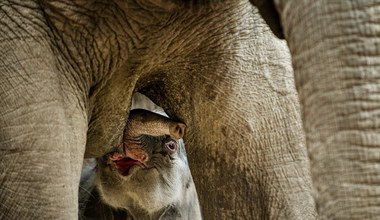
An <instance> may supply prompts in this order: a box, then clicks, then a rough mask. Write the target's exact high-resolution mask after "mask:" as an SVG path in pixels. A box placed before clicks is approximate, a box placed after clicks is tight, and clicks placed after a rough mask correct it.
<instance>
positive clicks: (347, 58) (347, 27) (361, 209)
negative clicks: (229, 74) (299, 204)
mask: <svg viewBox="0 0 380 220" xmlns="http://www.w3.org/2000/svg"><path fill="white" fill-rule="evenodd" d="M275 2H277V7H278V10H279V12H280V14H281V18H282V24H283V28H284V34H285V38H286V39H287V41H288V44H289V48H290V51H291V53H292V57H293V59H292V60H293V66H294V72H295V76H296V84H297V88H298V91H299V95H300V102H301V105H302V115H303V120H304V126H305V130H306V138H307V146H308V151H309V155H310V159H311V170H312V176H313V183H314V186H315V191H316V194H315V198H316V202H317V209H318V213H319V215H320V218H321V219H379V216H380V161H379V158H380V133H379V131H380V111H379V109H380V95H379V93H380V75H379V72H380V59H379V56H380V38H379V36H380V29H379V25H380V1H366V0H361V1H360V0H355V1H345V0H341V1H329V0H325V1H322V0H319V1H314V0H310V1H282V0H277V1H275Z"/></svg>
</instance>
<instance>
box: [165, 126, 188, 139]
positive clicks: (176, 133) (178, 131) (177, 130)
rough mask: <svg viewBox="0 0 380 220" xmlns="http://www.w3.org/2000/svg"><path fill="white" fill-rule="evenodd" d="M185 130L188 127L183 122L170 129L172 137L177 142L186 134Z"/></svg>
mask: <svg viewBox="0 0 380 220" xmlns="http://www.w3.org/2000/svg"><path fill="white" fill-rule="evenodd" d="M185 129H186V125H185V124H184V123H181V122H175V123H172V124H171V125H170V128H169V131H170V136H172V137H173V138H174V139H176V140H179V139H181V138H182V137H183V135H184V134H185Z"/></svg>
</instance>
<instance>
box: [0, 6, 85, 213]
mask: <svg viewBox="0 0 380 220" xmlns="http://www.w3.org/2000/svg"><path fill="white" fill-rule="evenodd" d="M28 4H30V5H29V6H30V8H29V7H28V8H25V10H20V11H17V12H15V11H13V8H11V7H7V6H5V5H4V7H1V9H0V17H1V24H0V38H1V39H0V170H1V172H0V219H75V218H77V213H78V211H77V209H78V208H77V200H78V198H77V194H78V184H79V177H80V170H81V164H82V158H83V154H84V148H85V142H86V139H85V138H86V128H87V119H86V113H85V108H84V100H82V99H81V97H84V96H80V95H78V94H77V93H76V91H77V90H76V84H75V83H74V80H73V79H71V78H70V75H69V74H68V73H64V72H61V71H59V69H58V68H57V66H56V63H57V60H55V57H56V56H55V55H54V54H53V52H52V50H51V48H52V46H51V45H50V43H49V40H48V35H47V33H46V32H45V31H47V29H48V28H46V29H44V28H43V18H42V15H41V14H38V12H36V11H31V10H32V8H37V7H35V6H34V5H33V3H32V2H28ZM21 12H22V13H25V14H20V13H21ZM12 16H13V17H12ZM23 16H25V17H23ZM28 16H30V17H28ZM39 22H41V23H39ZM36 24H39V25H36ZM26 30H27V31H28V32H26ZM78 91H79V89H78Z"/></svg>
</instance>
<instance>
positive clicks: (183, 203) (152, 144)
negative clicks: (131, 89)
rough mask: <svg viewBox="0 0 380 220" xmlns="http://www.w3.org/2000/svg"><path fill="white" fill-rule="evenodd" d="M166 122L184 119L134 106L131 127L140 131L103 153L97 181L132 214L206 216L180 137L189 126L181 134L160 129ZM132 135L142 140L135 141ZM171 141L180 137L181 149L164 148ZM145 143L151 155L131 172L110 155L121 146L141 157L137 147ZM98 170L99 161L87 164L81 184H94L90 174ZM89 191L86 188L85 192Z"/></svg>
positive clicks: (114, 201)
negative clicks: (122, 169)
mask: <svg viewBox="0 0 380 220" xmlns="http://www.w3.org/2000/svg"><path fill="white" fill-rule="evenodd" d="M131 122H135V123H131ZM136 122H137V123H136ZM139 123H143V125H144V126H143V129H141V127H139V126H136V125H137V124H139ZM165 124H166V125H170V124H178V123H177V122H174V121H172V120H170V119H168V118H166V117H164V116H161V115H157V114H155V113H151V112H149V111H145V110H141V109H136V110H133V111H131V112H130V115H129V119H128V123H127V129H128V132H127V133H131V131H133V133H135V134H136V135H135V136H131V135H128V136H126V137H124V140H125V143H126V144H124V145H123V148H122V149H115V150H113V151H112V152H110V153H108V154H106V155H105V156H103V157H101V158H99V159H97V161H98V165H97V168H96V176H97V177H96V179H97V180H96V181H95V182H96V185H97V188H98V190H99V192H100V195H101V197H102V200H103V201H104V202H105V203H106V204H108V205H110V206H112V207H114V208H116V209H119V210H120V209H121V210H125V211H127V212H128V214H127V215H128V217H129V219H201V215H200V208H199V203H198V198H197V193H196V189H195V185H194V182H193V179H192V177H191V173H190V170H189V166H188V163H187V158H186V151H185V146H184V143H183V140H182V139H178V140H176V138H181V137H182V135H183V134H184V131H181V135H180V136H177V137H171V135H172V134H171V133H169V132H166V130H165V129H163V130H161V131H159V130H158V129H155V128H160V127H161V128H163V127H164V126H165ZM160 125H161V126H160ZM149 127H150V128H153V129H155V130H154V132H153V134H154V135H152V133H150V132H149ZM138 129H140V130H138ZM174 135H175V136H176V134H174ZM131 140H133V143H138V146H136V145H135V144H134V145H133V146H129V145H128V142H129V141H131ZM168 142H171V143H174V142H176V144H177V146H178V148H177V150H175V151H173V152H172V151H170V152H168V150H167V149H165V148H164V144H165V143H168ZM128 147H133V148H128ZM139 149H142V150H143V152H144V153H146V156H147V160H145V161H144V162H143V163H142V164H141V165H142V166H140V165H135V166H133V167H132V168H131V170H130V171H129V174H128V175H127V176H124V175H121V174H120V173H119V171H118V170H117V166H116V165H115V163H114V161H112V160H111V159H110V157H111V156H110V155H115V154H117V155H119V153H118V152H119V151H124V152H122V153H121V154H123V155H124V156H125V154H126V155H129V154H131V156H130V158H133V159H137V158H136V155H133V153H136V152H137V153H141V152H140V151H139ZM92 171H94V169H93V165H92V164H91V163H89V164H85V167H84V170H83V171H82V177H81V188H87V189H88V188H91V186H90V185H89V184H88V183H89V182H91V181H93V177H92V175H89V174H90V173H91V172H92ZM83 193H84V192H80V195H81V194H83ZM82 208H85V207H82ZM81 214H83V213H81ZM98 218H101V216H99V217H98Z"/></svg>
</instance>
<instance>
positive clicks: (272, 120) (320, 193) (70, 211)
mask: <svg viewBox="0 0 380 220" xmlns="http://www.w3.org/2000/svg"><path fill="white" fill-rule="evenodd" d="M73 2H75V3H73ZM197 2H198V3H199V5H197V4H192V3H186V4H184V5H183V4H181V3H180V1H173V2H171V1H170V0H162V1H159V0H131V1H79V0H78V1H48V0H45V1H44V0H41V1H38V2H37V1H16V0H15V1H9V0H7V1H2V2H1V3H0V18H1V22H0V31H1V34H0V48H1V53H0V113H1V114H0V126H1V127H0V143H1V144H0V150H1V155H0V157H1V158H0V161H1V162H0V170H2V172H1V174H0V183H1V187H0V201H1V202H0V213H1V214H0V218H11V219H25V218H29V219H30V218H41V219H59V218H61V219H75V218H77V213H78V205H77V204H76V201H77V197H78V184H79V178H80V171H81V165H82V160H83V156H86V157H98V156H101V155H104V154H105V153H106V152H107V151H109V150H110V149H111V148H112V146H117V145H118V144H119V143H120V142H121V137H122V134H123V129H124V126H125V124H126V118H127V115H128V112H129V109H130V108H129V107H130V101H131V96H132V92H133V90H135V91H141V92H143V93H144V94H146V95H148V96H149V97H150V98H152V100H153V101H155V102H156V103H160V106H162V107H163V108H164V109H165V111H167V112H168V113H169V115H170V116H171V117H176V118H179V119H181V121H184V122H185V123H186V124H187V126H188V128H189V129H188V132H187V136H186V139H185V142H186V146H187V149H188V158H189V164H190V168H191V170H192V172H193V177H194V182H195V184H196V185H197V190H198V193H199V199H200V204H201V207H202V209H203V214H204V217H205V218H206V219H251V218H256V219H264V218H265V219H313V218H315V217H316V208H315V201H316V204H317V206H316V207H317V210H318V212H319V214H320V215H321V218H323V219H326V218H329V219H330V218H342V219H343V218H357V219H359V218H360V219H362V218H367V219H370V218H376V217H377V216H379V215H380V213H379V212H380V208H379V191H380V190H379V184H378V183H379V178H378V173H379V172H378V170H379V163H378V155H379V148H378V143H380V140H379V135H378V130H379V124H380V123H379V121H380V120H379V114H378V111H377V109H378V105H379V101H378V95H377V94H378V92H379V83H378V74H377V73H378V72H379V69H378V68H379V66H380V65H377V64H378V63H377V62H378V61H377V57H378V54H379V53H378V51H379V49H378V45H380V44H379V42H378V41H379V38H378V37H376V36H378V35H379V33H378V32H379V29H378V28H377V24H378V23H379V22H378V19H377V18H378V15H379V14H380V13H378V8H377V7H376V4H375V3H377V1H365V0H362V1H360V0H356V1H346V0H336V1H327V0H316V1H315V0H313V1H312V0H305V1H282V0H276V1H274V4H273V3H272V4H265V3H267V2H268V1H266V0H252V2H253V3H254V4H256V5H257V7H258V8H259V9H260V8H261V9H260V10H259V11H260V12H262V13H263V15H265V12H269V14H266V15H265V16H263V17H264V18H265V19H266V20H267V21H270V22H268V23H269V24H271V25H273V24H276V19H271V13H273V12H274V10H273V11H270V7H269V9H268V8H266V7H264V6H267V5H269V6H271V5H272V6H275V7H276V9H277V11H278V14H279V17H277V18H279V19H280V22H281V25H282V28H283V33H284V36H285V39H286V40H287V43H288V46H289V48H290V53H291V54H292V63H293V66H294V73H295V76H296V85H297V88H298V91H299V95H300V96H299V97H300V98H299V100H300V103H301V106H302V117H303V118H302V119H301V116H300V115H301V114H300V108H299V101H298V95H297V93H296V90H295V88H294V86H293V85H294V81H293V71H292V68H291V63H290V55H289V52H288V50H287V46H286V44H285V42H284V41H281V40H279V39H278V38H276V37H275V36H274V35H273V34H272V33H271V31H270V29H269V28H268V26H267V24H266V23H265V21H264V20H263V19H262V18H261V16H260V15H259V13H258V10H257V8H256V7H253V6H252V5H251V4H250V2H248V0H247V1H244V0H242V1H235V0H231V1H223V2H217V1H215V2H214V1H213V3H212V4H206V3H204V2H203V1H197ZM262 7H264V10H263V9H262ZM278 24H279V23H278ZM278 24H277V27H278V26H279V25H278ZM275 26H276V25H275ZM272 30H277V31H280V30H281V29H278V28H277V29H276V28H272ZM279 36H280V35H279ZM302 122H303V125H304V129H305V131H306V143H307V145H308V151H309V156H310V160H309V157H308V152H307V150H306V148H305V144H304V143H305V138H304V137H305V136H304V133H303V129H302ZM310 161H311V169H310V166H309V165H310ZM311 176H312V177H313V179H312V178H311ZM312 180H313V181H314V183H315V184H314V186H315V187H314V190H315V193H314V195H315V198H313V196H312V195H313V184H312V183H313V182H312Z"/></svg>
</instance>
